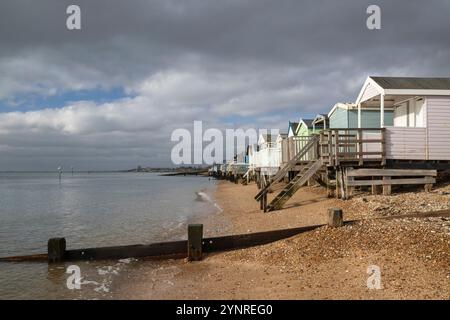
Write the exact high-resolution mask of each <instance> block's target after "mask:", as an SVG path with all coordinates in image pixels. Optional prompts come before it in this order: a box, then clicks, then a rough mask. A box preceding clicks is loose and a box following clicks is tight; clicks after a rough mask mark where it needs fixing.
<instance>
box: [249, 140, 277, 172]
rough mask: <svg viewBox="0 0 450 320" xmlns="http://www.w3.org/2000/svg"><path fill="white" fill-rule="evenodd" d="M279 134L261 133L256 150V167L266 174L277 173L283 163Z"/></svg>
mask: <svg viewBox="0 0 450 320" xmlns="http://www.w3.org/2000/svg"><path fill="white" fill-rule="evenodd" d="M277 140H278V135H274V134H260V136H259V138H258V147H257V152H256V153H255V152H254V159H253V161H254V168H255V169H256V170H259V171H264V174H265V175H272V174H275V173H276V172H277V171H278V169H279V167H280V165H281V144H279V143H278V142H277Z"/></svg>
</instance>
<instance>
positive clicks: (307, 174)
mask: <svg viewBox="0 0 450 320" xmlns="http://www.w3.org/2000/svg"><path fill="white" fill-rule="evenodd" d="M321 167H322V162H321V161H320V160H316V161H312V162H311V163H310V165H309V167H305V168H304V170H303V171H300V172H299V173H298V174H297V175H296V176H295V178H294V179H292V181H291V182H289V183H288V184H287V185H286V186H285V187H284V189H283V190H282V191H281V192H280V193H279V194H278V195H277V196H276V197H275V198H274V199H273V200H272V201H271V202H270V204H269V205H268V210H269V211H273V210H278V209H281V207H282V206H283V205H284V204H285V203H286V201H288V200H289V199H290V198H291V197H292V196H293V195H294V194H295V192H297V190H298V189H300V187H301V186H303V185H304V184H305V183H306V182H307V181H308V180H309V179H310V178H312V177H313V175H314V174H316V173H317V171H319V169H320V168H321Z"/></svg>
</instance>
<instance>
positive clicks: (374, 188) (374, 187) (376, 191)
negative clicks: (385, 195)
mask: <svg viewBox="0 0 450 320" xmlns="http://www.w3.org/2000/svg"><path fill="white" fill-rule="evenodd" d="M372 180H375V178H374V177H372ZM372 194H373V195H376V194H380V186H379V185H375V184H373V185H372Z"/></svg>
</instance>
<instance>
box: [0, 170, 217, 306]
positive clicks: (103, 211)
mask: <svg viewBox="0 0 450 320" xmlns="http://www.w3.org/2000/svg"><path fill="white" fill-rule="evenodd" d="M214 188H215V182H214V181H213V180H211V181H210V180H209V179H208V178H204V177H184V176H179V177H178V176H175V177H162V176H158V175H156V174H150V173H91V174H77V173H75V174H74V175H73V176H72V175H71V174H70V173H68V174H64V175H63V178H62V180H61V182H59V179H58V176H57V174H54V173H0V244H1V245H0V256H10V255H21V254H32V253H45V252H46V246H47V240H48V239H49V238H53V237H65V238H66V241H67V247H68V249H72V248H73V249H75V248H85V247H97V246H110V245H126V244H138V243H152V242H157V241H167V240H178V239H182V238H186V225H187V223H189V221H190V220H191V219H194V218H195V217H197V218H198V217H199V216H201V215H206V214H210V213H212V212H214V211H215V210H217V209H216V208H215V207H214V206H213V205H212V204H211V203H209V202H202V201H197V200H196V195H195V192H196V191H200V190H204V191H205V192H206V193H208V194H210V195H211V194H212V192H213V191H214ZM135 264H136V261H134V260H130V259H127V260H120V261H108V262H84V263H77V265H78V266H79V267H80V269H81V271H82V277H83V281H84V284H83V285H82V290H69V289H67V286H66V279H67V277H68V276H69V275H68V274H66V268H67V267H68V265H69V264H67V263H66V264H59V265H47V264H46V263H0V299H16V298H32V299H54V298H55V299H58V298H69V299H71V298H94V299H95V298H111V297H114V292H113V290H112V288H111V286H110V284H111V282H112V280H113V278H114V277H116V276H118V275H120V274H122V275H124V274H126V272H127V268H133V267H135Z"/></svg>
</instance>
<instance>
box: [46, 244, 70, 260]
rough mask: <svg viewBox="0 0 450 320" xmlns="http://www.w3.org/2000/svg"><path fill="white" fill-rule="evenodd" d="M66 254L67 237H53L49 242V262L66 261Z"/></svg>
mask: <svg viewBox="0 0 450 320" xmlns="http://www.w3.org/2000/svg"><path fill="white" fill-rule="evenodd" d="M65 254H66V239H65V238H52V239H49V240H48V243H47V257H48V262H61V261H64V259H65Z"/></svg>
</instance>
